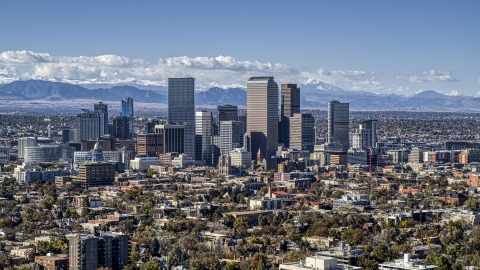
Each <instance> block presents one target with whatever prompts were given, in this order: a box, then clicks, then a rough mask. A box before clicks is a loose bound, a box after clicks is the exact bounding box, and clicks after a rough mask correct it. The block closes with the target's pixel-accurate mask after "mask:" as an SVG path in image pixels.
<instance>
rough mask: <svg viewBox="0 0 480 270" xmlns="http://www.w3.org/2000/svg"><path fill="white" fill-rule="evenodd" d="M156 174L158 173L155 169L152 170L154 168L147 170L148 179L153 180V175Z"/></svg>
mask: <svg viewBox="0 0 480 270" xmlns="http://www.w3.org/2000/svg"><path fill="white" fill-rule="evenodd" d="M156 173H157V172H156V171H155V170H154V169H152V168H148V169H147V177H148V178H152V177H153V175H154V174H156Z"/></svg>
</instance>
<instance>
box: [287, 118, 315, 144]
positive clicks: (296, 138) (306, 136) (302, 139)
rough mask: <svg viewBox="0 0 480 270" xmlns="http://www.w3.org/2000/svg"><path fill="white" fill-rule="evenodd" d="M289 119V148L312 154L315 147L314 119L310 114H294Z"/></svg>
mask: <svg viewBox="0 0 480 270" xmlns="http://www.w3.org/2000/svg"><path fill="white" fill-rule="evenodd" d="M289 119H290V148H292V149H297V150H308V151H310V152H313V147H314V146H315V118H314V117H313V116H312V115H311V114H301V113H296V114H294V115H293V116H292V117H290V118H289Z"/></svg>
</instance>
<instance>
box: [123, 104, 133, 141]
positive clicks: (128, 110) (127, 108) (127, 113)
mask: <svg viewBox="0 0 480 270" xmlns="http://www.w3.org/2000/svg"><path fill="white" fill-rule="evenodd" d="M120 116H124V117H128V134H129V137H128V139H130V140H132V139H133V137H134V130H133V99H132V98H131V97H129V98H126V99H122V107H121V111H120Z"/></svg>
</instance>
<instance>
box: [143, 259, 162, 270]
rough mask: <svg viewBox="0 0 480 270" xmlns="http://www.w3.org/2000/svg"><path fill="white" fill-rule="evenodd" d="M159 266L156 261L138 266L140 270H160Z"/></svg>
mask: <svg viewBox="0 0 480 270" xmlns="http://www.w3.org/2000/svg"><path fill="white" fill-rule="evenodd" d="M161 269H162V268H161V267H160V264H159V263H158V262H157V261H153V260H152V261H149V262H146V263H144V264H143V265H142V266H140V270H161Z"/></svg>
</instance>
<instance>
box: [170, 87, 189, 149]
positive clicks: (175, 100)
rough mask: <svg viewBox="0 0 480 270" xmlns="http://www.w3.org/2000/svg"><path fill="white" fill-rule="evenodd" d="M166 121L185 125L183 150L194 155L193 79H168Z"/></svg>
mask: <svg viewBox="0 0 480 270" xmlns="http://www.w3.org/2000/svg"><path fill="white" fill-rule="evenodd" d="M168 123H178V124H184V125H185V134H184V141H185V142H184V151H183V152H181V153H185V154H187V155H188V156H190V157H195V79H194V78H169V79H168Z"/></svg>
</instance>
